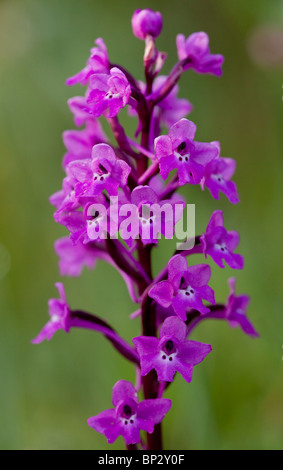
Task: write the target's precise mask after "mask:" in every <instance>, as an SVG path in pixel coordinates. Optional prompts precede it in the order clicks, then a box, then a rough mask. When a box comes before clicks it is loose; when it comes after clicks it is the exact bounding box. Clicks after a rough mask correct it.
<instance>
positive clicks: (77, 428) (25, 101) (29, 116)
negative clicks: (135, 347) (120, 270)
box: [0, 0, 283, 449]
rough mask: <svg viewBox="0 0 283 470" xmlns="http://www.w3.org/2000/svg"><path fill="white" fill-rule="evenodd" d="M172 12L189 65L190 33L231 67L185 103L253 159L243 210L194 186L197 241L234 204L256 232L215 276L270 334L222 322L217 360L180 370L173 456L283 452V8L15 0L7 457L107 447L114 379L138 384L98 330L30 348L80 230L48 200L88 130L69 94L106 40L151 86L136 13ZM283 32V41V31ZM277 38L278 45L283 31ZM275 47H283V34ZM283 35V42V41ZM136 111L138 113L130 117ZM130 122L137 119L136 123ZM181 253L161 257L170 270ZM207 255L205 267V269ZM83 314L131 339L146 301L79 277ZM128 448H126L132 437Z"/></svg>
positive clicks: (5, 335) (192, 80) (276, 4)
mask: <svg viewBox="0 0 283 470" xmlns="http://www.w3.org/2000/svg"><path fill="white" fill-rule="evenodd" d="M146 7H150V8H152V9H154V10H160V11H161V12H162V14H163V17H164V29H163V34H162V36H161V37H160V38H159V39H158V41H157V45H158V47H159V49H160V50H165V51H167V52H168V60H167V63H166V65H165V67H164V73H168V72H169V70H170V68H171V67H172V66H173V65H174V63H175V61H176V48H175V37H176V35H177V34H178V33H180V32H181V33H184V34H185V35H186V36H188V35H189V34H190V33H192V32H195V31H201V30H204V31H207V32H208V33H209V35H210V38H211V48H212V51H213V52H214V53H218V52H220V53H223V54H224V55H225V58H226V61H225V66H224V75H223V77H222V78H221V79H218V78H216V77H212V76H200V75H197V74H194V73H192V72H190V73H187V74H186V75H185V76H184V77H183V78H182V80H181V82H180V86H181V95H182V96H184V97H186V98H188V99H189V100H191V101H192V103H193V104H194V106H195V110H194V112H193V113H192V114H191V119H192V120H194V121H195V122H196V123H197V125H198V134H197V138H198V140H200V141H211V140H220V142H221V145H222V155H223V156H229V157H233V158H236V159H237V172H236V175H235V178H234V179H235V181H236V182H237V185H238V189H239V192H240V196H241V204H239V205H237V206H232V205H230V204H229V203H228V202H227V201H226V199H225V197H224V196H223V197H221V199H220V201H214V200H213V199H212V198H211V197H210V195H209V193H208V192H207V191H205V192H204V193H202V192H201V191H200V189H199V188H187V189H186V190H185V191H184V193H185V194H186V195H187V197H188V202H190V203H195V204H196V224H197V232H198V233H201V232H202V231H203V230H204V229H205V227H206V225H207V222H208V220H209V217H210V215H211V212H212V211H213V210H215V209H222V210H223V211H224V216H225V225H226V226H227V227H228V228H229V229H236V230H238V231H239V232H240V234H241V244H240V246H239V252H240V253H242V254H243V255H244V256H245V260H246V267H245V269H244V271H243V272H236V273H235V272H232V271H231V270H230V269H228V268H225V270H221V269H219V268H218V267H217V266H214V265H213V266H212V270H213V277H212V280H211V285H212V287H213V288H214V289H215V291H216V297H217V300H218V301H220V302H221V301H224V300H225V299H226V297H227V294H228V288H227V282H226V280H227V278H228V277H229V276H231V275H234V274H235V275H236V276H237V279H238V281H237V292H238V293H244V292H245V293H248V294H250V296H251V297H252V302H251V304H250V308H249V316H250V318H251V319H252V321H253V322H254V325H255V327H256V328H257V329H258V331H259V332H260V334H261V338H260V339H258V340H252V339H250V338H249V337H246V336H245V335H244V334H243V333H242V332H241V331H240V330H238V329H237V330H230V329H229V328H228V326H227V325H226V324H224V323H218V322H215V323H213V322H207V324H203V325H202V326H201V327H200V328H199V330H198V331H196V332H195V334H194V339H198V340H200V341H204V342H209V343H210V344H212V347H213V353H212V354H211V355H210V356H209V357H208V358H207V360H206V361H205V362H204V363H203V364H201V365H200V366H198V367H196V368H195V371H194V379H193V382H192V383H191V384H190V385H188V384H186V383H185V382H184V381H182V380H181V378H180V377H179V376H178V377H177V378H176V380H175V382H174V383H173V385H172V386H171V387H170V388H169V389H168V391H167V393H166V396H167V397H170V398H172V399H173V408H172V410H171V412H170V413H169V414H168V416H167V417H166V420H165V422H164V439H165V446H166V448H167V449H280V448H282V447H283V446H282V443H283V361H282V356H283V349H282V348H283V312H282V274H281V264H282V260H281V257H282V197H281V194H282V148H283V146H282V143H283V142H282V140H283V134H282V125H283V119H282V106H283V103H282V95H283V89H282V84H283V67H282V64H283V61H282V50H283V46H282V29H283V27H282V25H283V3H282V1H281V0H272V2H271V1H266V0H249V1H248V2H247V1H246V0H229V1H227V0H202V1H199V2H196V1H195V0H186V1H185V0H184V1H182V0H175V1H173V2H172V1H169V0H164V1H163V2H160V1H152V0H149V1H148V2H144V1H136V0H134V1H131V2H130V1H129V0H127V1H123V0H121V1H119V2H115V1H111V0H104V1H103V2H98V1H90V0H80V1H78V0H60V1H58V0H25V1H22V0H18V1H16V0H6V1H1V2H0V84H1V86H0V103H1V106H0V139H1V169H0V196H1V201H2V204H1V220H0V295H1V297H0V311H1V324H0V380H1V383H0V423H1V425H0V447H1V448H2V449H30V448H31V449H107V448H109V447H108V445H107V443H106V440H105V438H104V436H101V435H99V434H97V433H96V432H95V431H93V430H92V429H91V428H89V427H88V426H87V424H86V420H87V418H88V417H90V416H93V415H95V414H97V413H99V412H100V411H102V410H103V409H105V408H108V407H110V402H111V390H112V386H113V384H114V383H115V382H116V381H117V380H119V379H121V378H123V379H126V380H131V381H135V373H134V370H133V367H132V366H131V365H130V364H128V363H127V362H126V361H125V360H124V359H123V358H120V357H119V356H118V355H117V354H116V352H115V351H113V350H112V348H111V346H110V345H108V343H107V344H106V342H105V340H104V339H103V338H101V337H100V336H99V335H98V334H96V333H94V332H85V331H72V332H71V333H70V334H69V335H66V334H64V333H63V332H59V333H57V334H56V336H55V337H54V338H53V340H52V341H51V342H44V343H42V344H41V345H37V346H36V345H31V344H30V340H31V339H32V338H33V337H34V336H35V335H36V334H37V333H38V331H39V330H40V329H41V327H42V326H43V325H44V323H45V322H46V321H47V319H48V315H47V300H48V299H49V298H50V297H55V296H56V295H57V291H56V290H55V288H54V282H57V281H59V280H60V276H59V273H58V267H57V257H56V255H55V253H54V251H53V242H54V241H55V239H56V238H58V237H60V236H62V235H64V234H65V233H66V232H65V230H64V228H63V227H61V226H59V225H56V224H55V223H54V222H53V218H52V214H53V208H52V207H51V206H50V205H49V202H48V197H49V195H50V194H52V193H53V192H55V191H57V190H58V189H59V188H60V187H61V180H62V177H63V172H62V169H61V158H62V155H63V153H64V147H63V144H62V138H61V134H62V132H63V131H64V130H65V129H71V128H73V127H74V126H73V121H72V116H71V114H70V112H69V110H68V108H67V105H66V100H67V99H68V98H69V97H71V96H73V95H75V94H80V93H82V90H81V89H80V88H79V87H78V88H75V89H70V88H68V87H66V86H65V84H64V82H65V79H66V78H67V77H68V76H70V75H72V74H74V73H76V72H77V71H79V70H80V69H81V68H82V67H83V65H84V64H85V61H86V59H87V57H88V52H89V49H90V47H92V45H93V41H94V40H95V39H96V38H97V37H100V36H102V37H103V38H104V39H105V41H106V44H107V46H108V50H109V55H110V59H111V60H112V61H113V62H116V63H121V64H123V65H124V66H125V67H127V68H129V69H130V70H131V71H132V72H133V73H134V74H135V75H136V76H137V77H138V78H141V79H142V78H143V69H142V55H143V44H142V42H141V41H139V40H138V39H136V38H134V37H133V36H132V33H131V26H130V19H131V15H132V13H133V11H134V10H135V9H136V8H146ZM274 32H276V33H274ZM274 34H275V36H274ZM274 37H275V39H274ZM280 41H281V43H280ZM124 114H125V113H124ZM123 119H124V122H125V125H127V126H129V129H131V132H132V130H133V129H134V124H133V123H132V122H128V120H127V118H126V116H125V115H124V117H123ZM173 249H174V246H173V244H172V243H171V242H166V243H164V242H162V243H161V246H160V248H159V249H158V250H156V251H155V252H154V269H155V272H157V271H158V270H159V269H160V268H161V267H162V266H163V265H164V264H165V263H166V261H167V259H168V257H169V256H170V254H171V252H173ZM194 261H195V262H199V261H201V257H200V258H197V257H195V259H194ZM64 283H65V286H66V291H67V297H68V300H69V302H70V304H71V306H72V307H73V308H80V309H85V310H88V311H90V312H93V313H96V314H97V315H101V316H102V317H104V318H106V319H107V320H108V321H109V322H111V324H112V325H113V326H114V327H116V328H117V329H118V330H119V332H120V333H121V334H122V335H123V336H124V337H125V338H127V339H128V340H129V341H130V340H131V337H132V336H133V335H137V334H138V333H139V320H135V321H130V320H129V319H128V316H129V314H130V313H131V312H132V311H133V310H134V309H135V306H134V305H133V304H132V302H131V301H130V300H129V298H128V295H127V291H126V288H125V286H124V284H123V282H122V281H121V279H120V278H119V275H118V274H117V273H116V271H114V270H113V268H111V267H109V266H107V265H105V264H103V263H102V262H99V263H98V265H97V268H96V270H95V271H94V272H88V271H86V270H85V271H84V272H83V275H82V276H81V278H79V279H75V278H70V279H67V278H66V279H64ZM112 448H113V449H123V442H122V439H121V438H119V439H118V440H117V441H116V443H115V444H114V445H113V446H112Z"/></svg>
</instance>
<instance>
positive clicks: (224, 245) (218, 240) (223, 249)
mask: <svg viewBox="0 0 283 470" xmlns="http://www.w3.org/2000/svg"><path fill="white" fill-rule="evenodd" d="M200 241H201V247H202V251H203V253H204V255H205V257H207V255H209V256H211V258H212V259H213V260H214V261H215V263H216V264H217V265H218V266H219V267H220V268H224V267H225V265H224V264H223V260H224V261H225V262H226V263H227V264H228V266H230V268H232V269H243V267H244V258H243V256H242V255H239V254H236V253H233V252H234V250H235V249H236V248H237V246H238V244H239V241H240V238H239V234H238V232H235V231H234V230H231V231H227V230H226V229H225V227H224V220H223V212H222V211H214V212H213V214H212V216H211V218H210V221H209V223H208V226H207V228H206V233H204V234H203V235H202V236H201V237H200Z"/></svg>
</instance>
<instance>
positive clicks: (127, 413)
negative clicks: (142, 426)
mask: <svg viewBox="0 0 283 470" xmlns="http://www.w3.org/2000/svg"><path fill="white" fill-rule="evenodd" d="M123 413H124V415H125V416H126V417H127V418H129V417H130V416H132V414H133V412H132V408H131V407H130V406H129V405H124V406H123Z"/></svg>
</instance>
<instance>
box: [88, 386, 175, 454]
mask: <svg viewBox="0 0 283 470" xmlns="http://www.w3.org/2000/svg"><path fill="white" fill-rule="evenodd" d="M112 403H113V406H114V408H111V409H108V410H105V411H102V412H101V413H99V414H98V415H97V416H93V417H92V418H89V419H88V425H89V426H90V427H92V428H93V429H95V430H96V431H98V432H100V433H102V434H104V435H105V437H106V439H107V441H108V443H109V444H112V443H113V442H114V441H116V439H117V437H119V436H122V437H123V438H124V439H125V441H126V444H127V445H131V444H138V443H139V442H140V431H146V432H148V433H150V434H152V433H153V431H154V426H155V425H156V424H158V423H160V422H161V421H162V420H163V418H164V416H165V415H166V413H168V411H169V410H170V408H171V400H169V399H167V398H155V399H148V400H143V401H141V402H139V401H138V396H137V391H136V389H135V388H134V386H133V385H132V384H131V382H128V381H126V380H119V382H117V383H116V384H115V385H114V387H113V394H112Z"/></svg>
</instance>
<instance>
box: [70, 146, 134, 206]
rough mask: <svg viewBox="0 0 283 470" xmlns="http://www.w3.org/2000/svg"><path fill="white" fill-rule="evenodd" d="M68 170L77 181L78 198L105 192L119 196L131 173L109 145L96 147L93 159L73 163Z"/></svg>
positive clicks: (93, 150)
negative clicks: (120, 188)
mask: <svg viewBox="0 0 283 470" xmlns="http://www.w3.org/2000/svg"><path fill="white" fill-rule="evenodd" d="M68 168H69V171H70V173H71V174H72V176H73V177H74V178H75V179H76V181H77V184H76V187H75V191H76V196H77V197H90V196H97V195H99V194H101V193H102V191H103V190H106V191H107V192H108V194H109V195H110V196H117V194H118V188H119V187H123V186H126V184H127V180H128V176H129V174H130V172H131V168H130V166H129V165H128V164H127V163H126V162H124V161H123V160H119V159H118V158H117V157H116V155H115V152H114V150H113V149H112V147H110V145H108V144H97V145H95V146H94V147H93V149H92V158H91V159H88V160H81V161H73V162H71V163H70V165H69V166H68Z"/></svg>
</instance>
